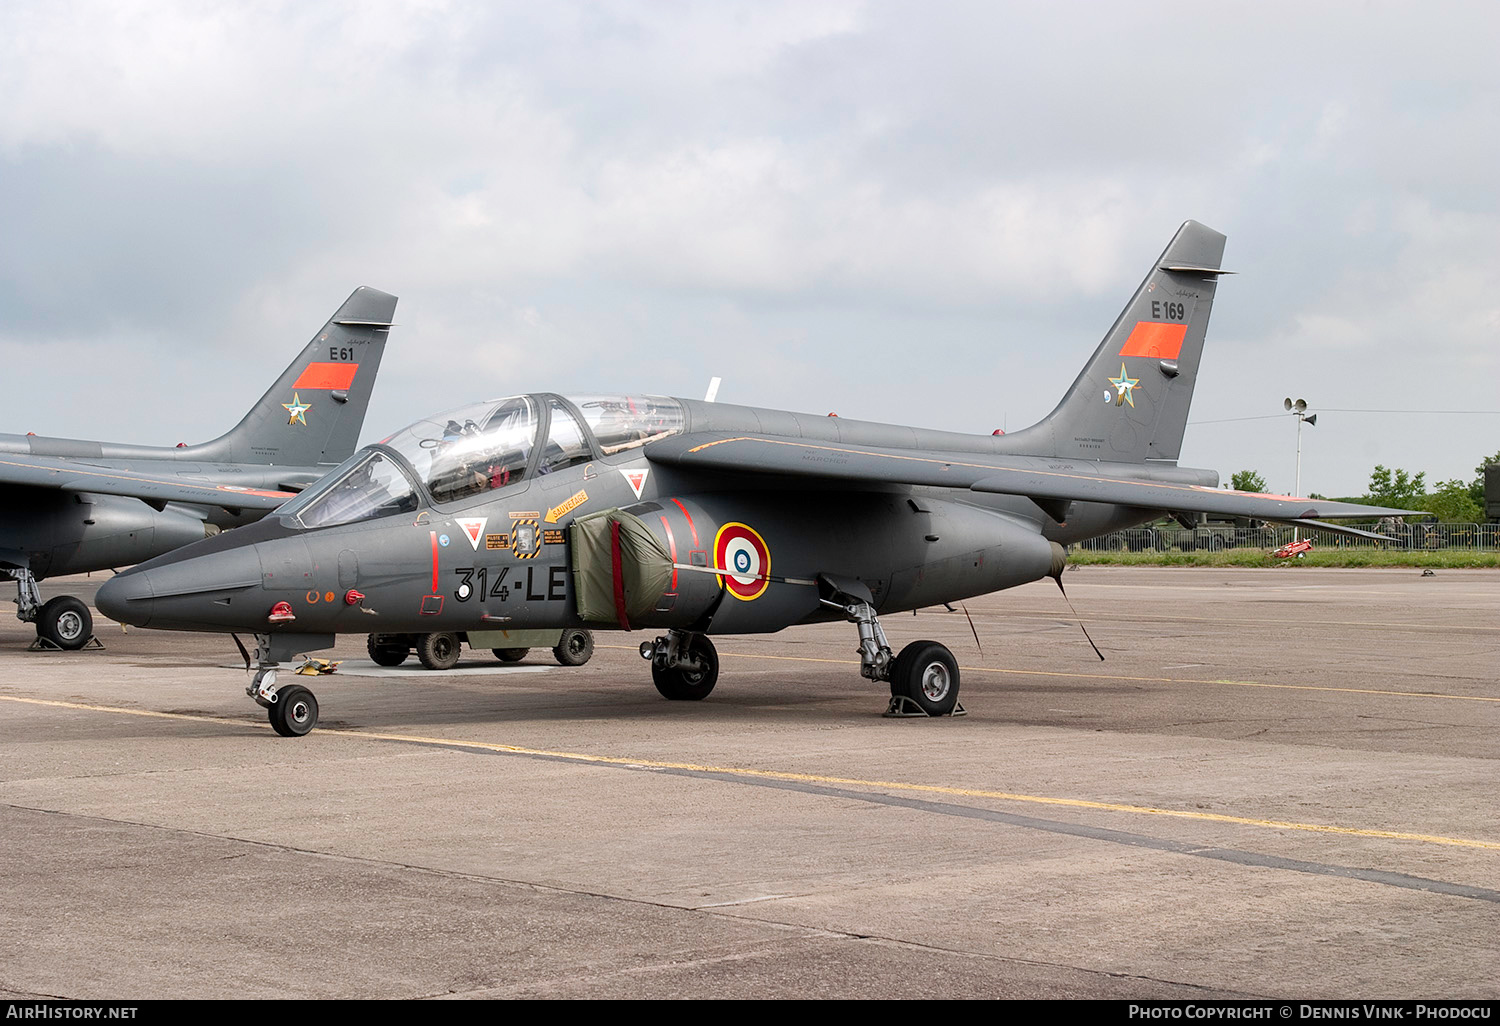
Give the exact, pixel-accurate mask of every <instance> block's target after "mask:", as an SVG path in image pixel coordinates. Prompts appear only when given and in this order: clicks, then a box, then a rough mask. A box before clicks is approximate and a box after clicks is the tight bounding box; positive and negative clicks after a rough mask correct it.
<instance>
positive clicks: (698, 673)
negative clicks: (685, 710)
mask: <svg viewBox="0 0 1500 1026" xmlns="http://www.w3.org/2000/svg"><path fill="white" fill-rule="evenodd" d="M641 657H642V658H643V659H649V660H651V682H652V683H653V684H655V685H656V690H657V691H660V692H661V694H662V697H663V698H667V699H670V700H672V701H674V702H696V701H699V700H700V699H704V698H707V697H708V693H709V692H710V691H712V690H713V689H714V685H715V684H717V683H718V682H719V653H718V651H717V650H716V649H715V648H714V643H713V642H712V641H709V640H708V636H707V635H706V634H696V633H691V632H688V631H668V632H667V633H666V634H665V635H663V636H662V637H660V638H657V639H656V640H655V641H643V642H641Z"/></svg>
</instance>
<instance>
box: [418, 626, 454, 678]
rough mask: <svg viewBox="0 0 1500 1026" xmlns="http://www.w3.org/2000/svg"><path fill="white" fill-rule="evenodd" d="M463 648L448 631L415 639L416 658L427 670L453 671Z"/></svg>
mask: <svg viewBox="0 0 1500 1026" xmlns="http://www.w3.org/2000/svg"><path fill="white" fill-rule="evenodd" d="M463 648H464V646H463V643H462V642H461V641H459V640H458V635H457V634H453V633H452V632H449V631H436V632H434V633H432V634H423V635H421V636H419V637H418V638H417V658H418V659H420V660H422V665H423V666H425V667H427V668H428V669H429V670H451V669H453V667H455V666H457V665H458V657H459V656H460V655H461V654H462V653H463Z"/></svg>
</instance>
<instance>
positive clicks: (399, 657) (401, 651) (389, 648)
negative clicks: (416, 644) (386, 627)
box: [365, 634, 411, 666]
mask: <svg viewBox="0 0 1500 1026" xmlns="http://www.w3.org/2000/svg"><path fill="white" fill-rule="evenodd" d="M377 637H379V635H378V634H371V635H370V636H369V637H368V638H366V639H365V650H366V651H367V652H369V653H370V658H371V659H373V660H375V665H377V666H400V665H401V664H402V663H404V662H406V657H407V656H409V655H411V646H410V645H393V644H391V643H390V642H388V641H386V642H377V641H376V640H375V639H376V638H377Z"/></svg>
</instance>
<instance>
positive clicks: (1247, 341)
mask: <svg viewBox="0 0 1500 1026" xmlns="http://www.w3.org/2000/svg"><path fill="white" fill-rule="evenodd" d="M1496 20H1497V19H1496V16H1495V15H1494V14H1493V13H1492V9H1491V8H1490V7H1489V6H1486V5H1481V4H1437V5H1427V6H1424V7H1422V8H1420V9H1418V8H1413V7H1411V6H1409V5H1397V4H1380V3H1366V4H1352V3H1351V4H1330V5H1316V6H1312V7H1309V6H1307V5H1290V4H1288V5H1274V4H1272V5H1267V4H1256V5H1217V6H1214V7H1209V8H1205V7H1204V6H1203V5H1201V4H1186V3H1183V4H1171V3H1167V4H1133V5H1103V4H1058V5H1031V4H1017V5H1005V4H993V3H952V4H943V5H936V6H934V5H920V6H918V5H915V4H896V3H889V4H856V3H847V4H835V3H820V4H798V3H788V4H769V3H750V4H738V5H737V4H729V3H715V4H687V3H658V4H639V3H629V4H625V3H621V4H579V5H563V4H548V5H534V4H530V5H528V4H499V3H473V4H465V3H407V4H402V3H385V4H381V3H360V4H332V3H328V4H317V5H307V4H283V5H264V4H255V5H248V4H247V5H229V4H226V5H215V6H213V7H205V6H203V5H192V4H176V5H173V4H165V3H161V2H151V3H139V4H126V3H117V4H113V5H109V6H107V7H106V6H101V5H94V4H71V5H70V4H58V3H47V4H24V3H17V4H10V5H7V6H6V7H5V8H4V9H3V11H0V95H4V96H5V97H6V98H7V102H6V103H5V104H3V105H0V223H3V225H4V239H5V244H4V246H3V247H0V361H3V364H0V365H3V366H4V367H5V368H6V377H7V379H8V380H11V381H14V382H16V383H20V384H21V385H22V387H23V389H24V390H25V391H26V392H27V393H28V394H32V395H36V396H40V397H45V398H43V399H39V400H38V401H36V402H34V403H33V404H32V405H31V406H30V407H26V408H22V409H14V408H13V410H12V414H11V417H10V418H9V419H10V421H11V422H10V423H7V424H3V425H0V430H35V431H39V432H42V433H52V434H70V435H84V436H91V437H101V436H102V437H126V438H130V439H132V440H139V441H147V442H168V443H170V442H175V441H178V440H180V439H182V438H202V437H207V436H209V435H213V434H216V433H218V432H219V431H221V430H223V429H224V428H226V427H227V426H228V425H229V422H230V421H231V420H232V419H233V417H232V416H230V415H229V414H227V413H226V410H237V409H238V408H240V407H242V406H245V405H248V404H249V403H250V402H251V401H252V400H253V399H254V398H255V396H257V395H258V394H259V392H260V390H261V387H262V382H265V381H269V379H270V378H271V377H272V376H273V375H274V373H275V371H276V370H277V369H279V367H280V366H281V365H282V364H283V363H284V362H285V360H286V359H287V358H288V356H289V354H290V353H291V352H292V351H293V349H294V348H295V347H296V346H297V345H299V344H300V343H301V342H302V341H304V340H305V339H306V338H307V337H308V336H309V335H310V334H311V332H312V331H313V330H314V329H315V328H316V327H317V326H318V324H319V323H321V319H322V318H323V317H325V316H326V315H327V313H328V312H329V311H331V310H332V309H333V308H334V306H335V305H336V304H337V303H338V302H339V301H340V300H341V299H342V298H343V297H344V296H345V295H347V293H348V292H349V290H350V289H351V288H353V287H354V286H355V285H357V284H370V285H374V286H376V287H379V288H383V289H387V290H389V291H392V292H395V293H397V294H399V295H400V296H401V297H402V302H401V307H400V309H399V311H398V319H399V320H400V321H401V324H402V326H401V327H400V328H399V329H398V330H397V334H396V336H395V338H394V341H393V345H392V350H391V352H390V355H389V356H388V358H387V370H386V372H385V377H384V379H383V381H382V383H381V385H380V387H379V388H378V389H377V397H376V401H375V404H374V405H373V407H372V411H371V421H370V430H369V434H370V436H372V437H373V436H377V435H381V434H385V433H387V432H388V431H389V430H390V429H391V428H393V427H394V426H397V425H399V424H401V423H404V422H406V421H409V420H412V419H414V418H415V417H417V416H419V415H421V414H423V413H425V412H429V411H430V410H433V409H437V408H441V407H444V406H448V405H454V404H457V403H460V402H465V401H468V400H470V399H473V398H477V397H480V396H484V395H494V394H503V393H506V392H511V391H520V390H527V389H538V388H555V389H564V390H566V389H575V390H583V389H608V388H621V389H623V388H630V389H637V390H654V391H665V392H670V393H676V394H686V395H696V394H700V393H701V390H702V388H703V386H704V384H705V383H706V381H707V379H708V377H709V376H710V375H712V374H722V375H724V376H725V378H726V384H725V387H724V390H723V391H722V393H721V398H722V399H724V400H726V401H743V402H749V403H755V404H762V405H774V406H787V407H791V408H797V409H809V410H813V411H816V412H827V411H828V410H834V409H836V410H838V412H840V413H841V414H843V415H845V416H862V417H869V418H873V419H889V420H895V421H903V422H911V423H918V424H924V425H930V426H936V427H950V428H958V429H968V430H975V431H988V430H990V429H991V428H993V427H998V426H1001V425H1002V424H1004V425H1006V426H1009V427H1011V428H1015V427H1018V426H1021V425H1023V424H1025V423H1028V422H1030V421H1032V420H1035V419H1036V418H1038V417H1040V416H1042V415H1043V414H1045V413H1046V412H1047V411H1048V410H1049V409H1050V408H1051V406H1052V404H1053V402H1054V401H1055V399H1056V397H1057V396H1059V395H1061V393H1062V391H1063V389H1064V388H1065V387H1066V386H1067V385H1068V384H1069V383H1070V382H1071V381H1072V379H1073V377H1074V375H1075V374H1076V371H1077V368H1078V366H1079V365H1081V363H1082V361H1083V360H1084V358H1085V357H1086V355H1087V353H1088V352H1089V350H1090V349H1091V348H1092V346H1093V345H1094V343H1095V342H1096V341H1097V339H1098V338H1099V336H1100V335H1101V334H1102V333H1103V332H1104V331H1105V330H1106V328H1107V327H1108V326H1109V324H1110V322H1111V321H1112V320H1113V318H1114V316H1115V314H1116V312H1117V311H1118V308H1119V305H1120V304H1121V303H1122V302H1123V301H1124V299H1125V298H1126V296H1127V295H1128V293H1129V291H1130V290H1131V289H1132V288H1133V287H1134V285H1135V283H1136V282H1137V281H1138V280H1139V279H1140V277H1141V276H1142V275H1143V274H1144V273H1145V271H1146V269H1147V267H1148V266H1149V261H1150V260H1151V258H1152V257H1154V256H1155V254H1156V253H1157V252H1158V251H1159V249H1160V248H1161V246H1162V245H1163V244H1164V243H1165V242H1166V240H1167V238H1168V237H1169V236H1170V234H1171V232H1172V231H1173V230H1174V229H1175V227H1176V225H1177V224H1178V223H1180V222H1181V221H1182V220H1183V219H1185V218H1188V217H1193V218H1196V219H1198V220H1202V221H1204V222H1206V223H1208V224H1210V225H1212V226H1214V227H1216V228H1218V229H1219V230H1221V231H1224V232H1226V233H1227V234H1228V235H1229V237H1230V241H1229V249H1228V253H1227V257H1226V260H1227V263H1228V265H1229V266H1231V267H1233V268H1235V269H1236V270H1239V271H1241V272H1243V273H1242V274H1241V275H1240V276H1239V277H1237V278H1235V279H1231V280H1230V281H1229V282H1228V283H1227V284H1226V285H1225V286H1224V287H1223V288H1222V289H1221V291H1220V299H1219V302H1218V303H1217V304H1216V309H1215V315H1214V323H1213V325H1212V326H1211V328H1210V350H1209V353H1208V355H1207V357H1206V361H1205V375H1204V377H1203V379H1202V380H1201V382H1200V385H1199V397H1198V400H1197V403H1196V404H1195V410H1194V417H1195V419H1197V420H1200V421H1210V420H1222V419H1226V418H1234V417H1248V416H1254V415H1260V414H1271V413H1275V412H1276V411H1277V410H1278V409H1279V406H1280V400H1281V398H1282V396H1283V395H1286V394H1305V395H1306V396H1307V398H1308V399H1309V400H1310V401H1311V402H1313V404H1314V407H1315V408H1317V407H1319V406H1322V407H1355V408H1380V409H1387V408H1401V409H1497V410H1500V404H1496V403H1494V401H1493V400H1492V399H1491V393H1492V391H1493V389H1492V388H1491V386H1490V382H1491V381H1492V380H1493V379H1494V373H1495V369H1496V368H1495V362H1496V358H1495V349H1496V347H1495V341H1496V335H1497V329H1500V300H1497V298H1496V296H1497V295H1500V292H1497V288H1496V285H1497V282H1500V248H1497V247H1496V246H1495V244H1494V239H1495V238H1496V230H1497V228H1500V224H1497V221H1500V215H1497V208H1496V202H1495V199H1494V189H1493V185H1492V177H1493V169H1494V168H1495V167H1496V166H1497V157H1500V124H1497V121H1500V74H1497V72H1496V71H1495V70H1494V63H1493V60H1492V57H1491V54H1490V50H1491V49H1492V46H1493V40H1494V38H1495V24H1496ZM1496 426H1500V418H1497V417H1493V416H1491V417H1474V416H1466V417H1448V416H1410V417H1390V416H1375V415H1363V414H1328V415H1326V416H1325V417H1322V418H1320V421H1319V426H1318V428H1316V429H1315V436H1316V437H1312V436H1309V437H1308V438H1307V439H1306V442H1307V453H1306V458H1305V463H1304V475H1303V477H1304V485H1305V487H1306V488H1308V489H1316V490H1319V491H1324V492H1330V493H1349V492H1357V491H1359V490H1361V488H1362V486H1363V483H1364V480H1365V477H1366V476H1367V475H1368V472H1369V469H1370V467H1371V466H1372V465H1373V463H1375V462H1376V461H1381V462H1385V463H1387V464H1398V465H1402V466H1407V467H1410V468H1412V469H1414V470H1415V469H1426V470H1428V471H1429V473H1430V476H1433V477H1435V478H1436V477H1451V476H1468V475H1469V474H1470V472H1471V468H1472V467H1473V465H1474V463H1475V462H1476V461H1477V459H1478V458H1479V456H1480V455H1482V454H1485V453H1487V452H1493V451H1494V450H1495V449H1497V448H1500V441H1496V440H1495V431H1494V428H1495V427H1496ZM1183 458H1184V462H1187V463H1192V464H1195V465H1200V466H1211V467H1215V468H1216V469H1218V470H1220V472H1221V473H1224V474H1225V475H1226V476H1227V474H1228V473H1229V472H1230V471H1233V470H1237V469H1242V468H1245V467H1254V468H1258V469H1260V470H1261V471H1262V472H1263V473H1264V474H1265V475H1266V476H1267V478H1268V480H1269V481H1270V483H1271V484H1272V486H1273V487H1278V488H1290V487H1291V484H1292V481H1291V475H1292V466H1291V464H1292V440H1291V424H1290V419H1289V418H1288V420H1287V422H1286V423H1283V422H1281V421H1279V420H1270V421H1261V422H1253V421H1252V422H1239V423H1234V424H1225V425H1215V424H1206V423H1205V424H1200V425H1197V426H1195V427H1194V428H1192V429H1191V430H1190V432H1189V438H1188V442H1187V446H1186V449H1185V451H1184V457H1183Z"/></svg>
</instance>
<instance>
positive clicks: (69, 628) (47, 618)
mask: <svg viewBox="0 0 1500 1026" xmlns="http://www.w3.org/2000/svg"><path fill="white" fill-rule="evenodd" d="M36 636H37V637H39V638H46V639H47V640H48V641H50V642H52V644H54V645H56V646H57V647H58V648H65V649H68V650H70V651H77V650H78V649H80V648H82V647H83V646H84V645H87V644H88V643H89V639H90V638H92V637H93V636H94V616H93V614H92V613H90V612H89V607H88V606H86V605H85V604H84V602H83V600H82V599H78V598H74V597H73V596H72V595H59V596H57V598H55V599H52V600H51V601H50V602H48V603H47V604H46V605H44V606H42V608H41V610H40V611H39V612H38V613H37V618H36Z"/></svg>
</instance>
